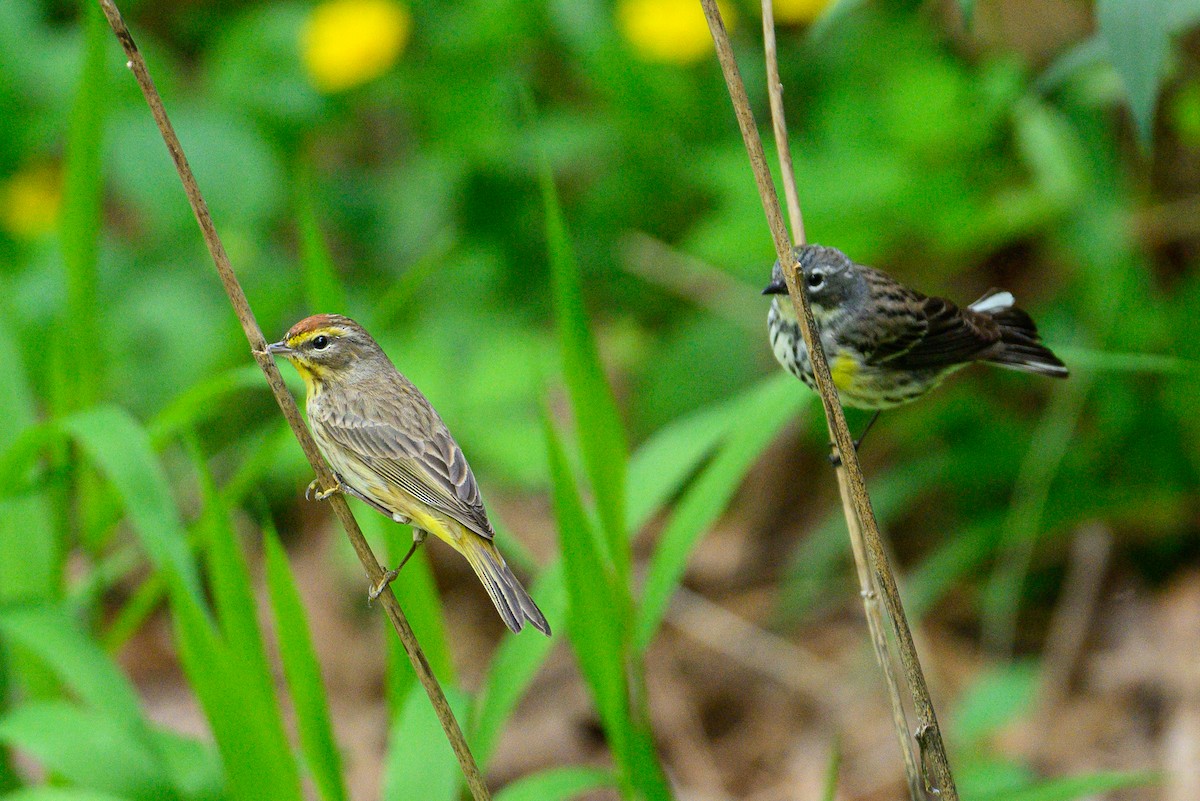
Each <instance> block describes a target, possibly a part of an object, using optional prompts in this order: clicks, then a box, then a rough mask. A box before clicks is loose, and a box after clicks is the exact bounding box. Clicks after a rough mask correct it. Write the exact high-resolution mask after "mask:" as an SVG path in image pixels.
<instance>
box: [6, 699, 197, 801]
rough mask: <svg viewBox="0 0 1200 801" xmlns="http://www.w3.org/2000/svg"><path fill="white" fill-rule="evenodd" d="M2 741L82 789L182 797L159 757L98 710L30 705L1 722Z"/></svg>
mask: <svg viewBox="0 0 1200 801" xmlns="http://www.w3.org/2000/svg"><path fill="white" fill-rule="evenodd" d="M84 732H86V736H81V735H82V734H83V733H84ZM0 741H3V742H6V743H8V744H9V745H11V746H13V747H16V748H20V749H21V750H22V751H26V752H28V753H29V754H31V755H32V756H33V757H34V758H35V759H36V760H37V761H38V762H39V763H41V765H42V766H43V767H44V768H45V769H46V770H47V771H49V772H50V773H52V774H55V775H59V776H62V777H63V778H65V779H67V780H68V781H71V782H74V783H76V784H80V785H83V786H84V787H88V788H92V789H96V790H101V791H104V792H110V793H115V794H118V795H123V796H127V797H129V798H131V799H146V801H157V800H158V799H172V798H178V797H179V796H178V794H177V793H176V792H175V790H174V789H173V788H172V787H171V785H170V780H169V777H168V776H167V774H166V772H165V770H164V766H163V764H162V762H161V760H160V759H159V758H158V756H157V754H155V753H153V752H151V751H149V750H148V749H147V747H146V743H144V742H141V741H139V740H138V738H137V737H136V736H135V735H134V734H133V733H132V732H131V731H130V728H129V727H128V726H127V725H125V724H124V722H122V721H119V720H117V719H114V718H112V717H110V716H109V715H107V714H105V713H102V712H99V711H96V710H87V709H81V708H79V707H77V706H74V705H72V704H69V703H66V702H65V701H40V702H32V703H26V704H23V705H22V706H19V707H17V708H16V709H14V710H13V711H12V712H10V713H9V714H7V715H5V716H4V717H3V718H0Z"/></svg>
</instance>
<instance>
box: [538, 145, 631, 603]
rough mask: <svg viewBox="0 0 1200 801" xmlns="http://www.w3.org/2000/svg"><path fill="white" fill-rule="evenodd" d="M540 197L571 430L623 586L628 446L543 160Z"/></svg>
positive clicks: (626, 563)
mask: <svg viewBox="0 0 1200 801" xmlns="http://www.w3.org/2000/svg"><path fill="white" fill-rule="evenodd" d="M541 184H542V201H543V205H544V207H545V214H546V241H547V244H548V246H549V250H550V270H551V276H552V279H553V280H552V281H551V283H552V288H553V293H554V310H555V315H556V318H557V322H558V335H559V339H560V341H561V344H562V360H563V377H564V378H565V380H566V383H567V391H568V393H569V394H570V397H571V409H572V411H573V412H574V415H575V428H576V433H577V436H578V438H579V447H580V451H581V452H582V455H583V464H584V469H585V470H586V471H587V476H588V481H589V483H590V484H591V487H592V494H593V495H594V496H595V501H596V507H597V511H598V512H599V513H600V522H601V528H602V529H603V530H604V533H605V535H606V540H607V544H608V550H609V553H608V557H609V558H610V559H611V560H612V563H613V566H614V567H615V568H616V571H617V578H618V580H619V581H620V582H621V583H622V584H626V583H627V582H628V579H629V562H630V557H629V543H628V540H627V539H626V536H625V486H626V481H625V470H626V459H627V458H628V446H627V445H626V442H625V429H624V426H623V425H622V423H621V416H620V414H619V412H618V411H617V403H616V400H615V399H614V398H613V394H612V388H611V387H610V386H609V385H608V381H607V380H606V379H605V377H604V368H603V366H602V365H601V363H600V354H599V352H598V351H597V349H596V342H595V340H594V339H593V338H592V332H591V329H590V328H589V327H588V321H587V314H586V312H585V311H584V308H583V287H582V285H581V282H580V279H579V267H578V265H577V264H576V261H575V254H574V252H573V250H572V248H571V243H570V238H569V236H568V234H567V228H566V223H565V222H564V221H563V212H562V205H561V204H560V203H559V200H558V191H557V190H556V189H555V186H554V176H553V175H552V174H551V172H550V165H549V163H548V162H547V161H545V159H543V163H542V169H541Z"/></svg>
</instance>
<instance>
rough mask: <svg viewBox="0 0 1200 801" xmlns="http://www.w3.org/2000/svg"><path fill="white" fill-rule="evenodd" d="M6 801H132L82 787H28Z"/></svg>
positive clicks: (5, 796) (5, 797)
mask: <svg viewBox="0 0 1200 801" xmlns="http://www.w3.org/2000/svg"><path fill="white" fill-rule="evenodd" d="M0 798H2V799H4V801H130V800H129V799H128V798H125V797H123V796H119V795H113V794H112V793H101V792H97V791H96V790H84V789H82V788H80V787H48V786H45V787H26V788H25V789H23V790H17V791H16V792H15V793H9V794H7V795H3V796H0Z"/></svg>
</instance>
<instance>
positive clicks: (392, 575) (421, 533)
mask: <svg viewBox="0 0 1200 801" xmlns="http://www.w3.org/2000/svg"><path fill="white" fill-rule="evenodd" d="M427 534H428V532H426V531H425V529H422V528H414V529H413V544H412V547H410V548H409V549H408V553H406V554H404V558H403V559H401V560H400V564H398V565H396V569H395V570H389V571H388V572H386V573H384V574H383V578H381V579H379V581H377V582H376V583H375V584H373V585H372V586H371V589H370V590H368V591H367V601H368V603H369V602H371V601H374V600H375V599H376V598H378V597H379V596H380V595H381V594H382V593H383V588H384V587H386V586H387V585H389V584H391V583H392V582H393V581H395V580H396V577H397V576H399V575H400V571H401V570H403V569H404V566H405V565H406V564H408V560H409V559H411V558H412V555H413V554H414V553H416V552H417V548H418V547H420V545H421V543H423V542H424V541H425V537H426V536H427Z"/></svg>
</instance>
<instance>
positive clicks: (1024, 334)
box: [970, 290, 1070, 378]
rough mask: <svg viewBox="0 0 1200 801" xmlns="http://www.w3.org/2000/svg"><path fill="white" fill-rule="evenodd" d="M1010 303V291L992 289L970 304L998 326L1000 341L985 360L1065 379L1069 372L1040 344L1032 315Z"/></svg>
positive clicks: (1040, 340)
mask: <svg viewBox="0 0 1200 801" xmlns="http://www.w3.org/2000/svg"><path fill="white" fill-rule="evenodd" d="M1014 302H1015V301H1014V300H1013V296H1012V294H1011V293H1008V292H1001V291H998V290H992V291H990V292H988V293H987V294H986V295H984V296H983V297H982V298H980V299H979V300H977V301H975V302H974V303H972V304H971V306H970V308H971V310H972V311H976V312H979V313H981V314H985V315H987V316H988V317H991V318H992V320H994V321H995V322H996V324H997V325H999V326H1000V341H999V342H998V343H996V347H995V348H994V349H993V350H992V352H991V353H990V354H988V355H987V357H986V359H987V361H990V362H993V363H994V364H998V365H1000V366H1001V367H1008V368H1011V369H1013V370H1023V371H1024V372H1027V373H1039V374H1041V375H1047V376H1051V377H1052V378H1066V377H1067V376H1068V375H1070V373H1069V371H1068V370H1067V366H1066V365H1065V364H1063V363H1062V360H1061V359H1059V358H1058V357H1057V356H1055V355H1054V353H1053V352H1052V351H1051V350H1050V349H1049V348H1047V347H1046V346H1045V345H1043V344H1042V338H1041V337H1040V336H1039V335H1038V330H1037V325H1036V324H1035V323H1034V322H1033V318H1032V317H1030V316H1029V315H1028V314H1027V313H1026V312H1025V311H1024V310H1023V309H1021V308H1018V307H1017V306H1015V305H1013V304H1014Z"/></svg>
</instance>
